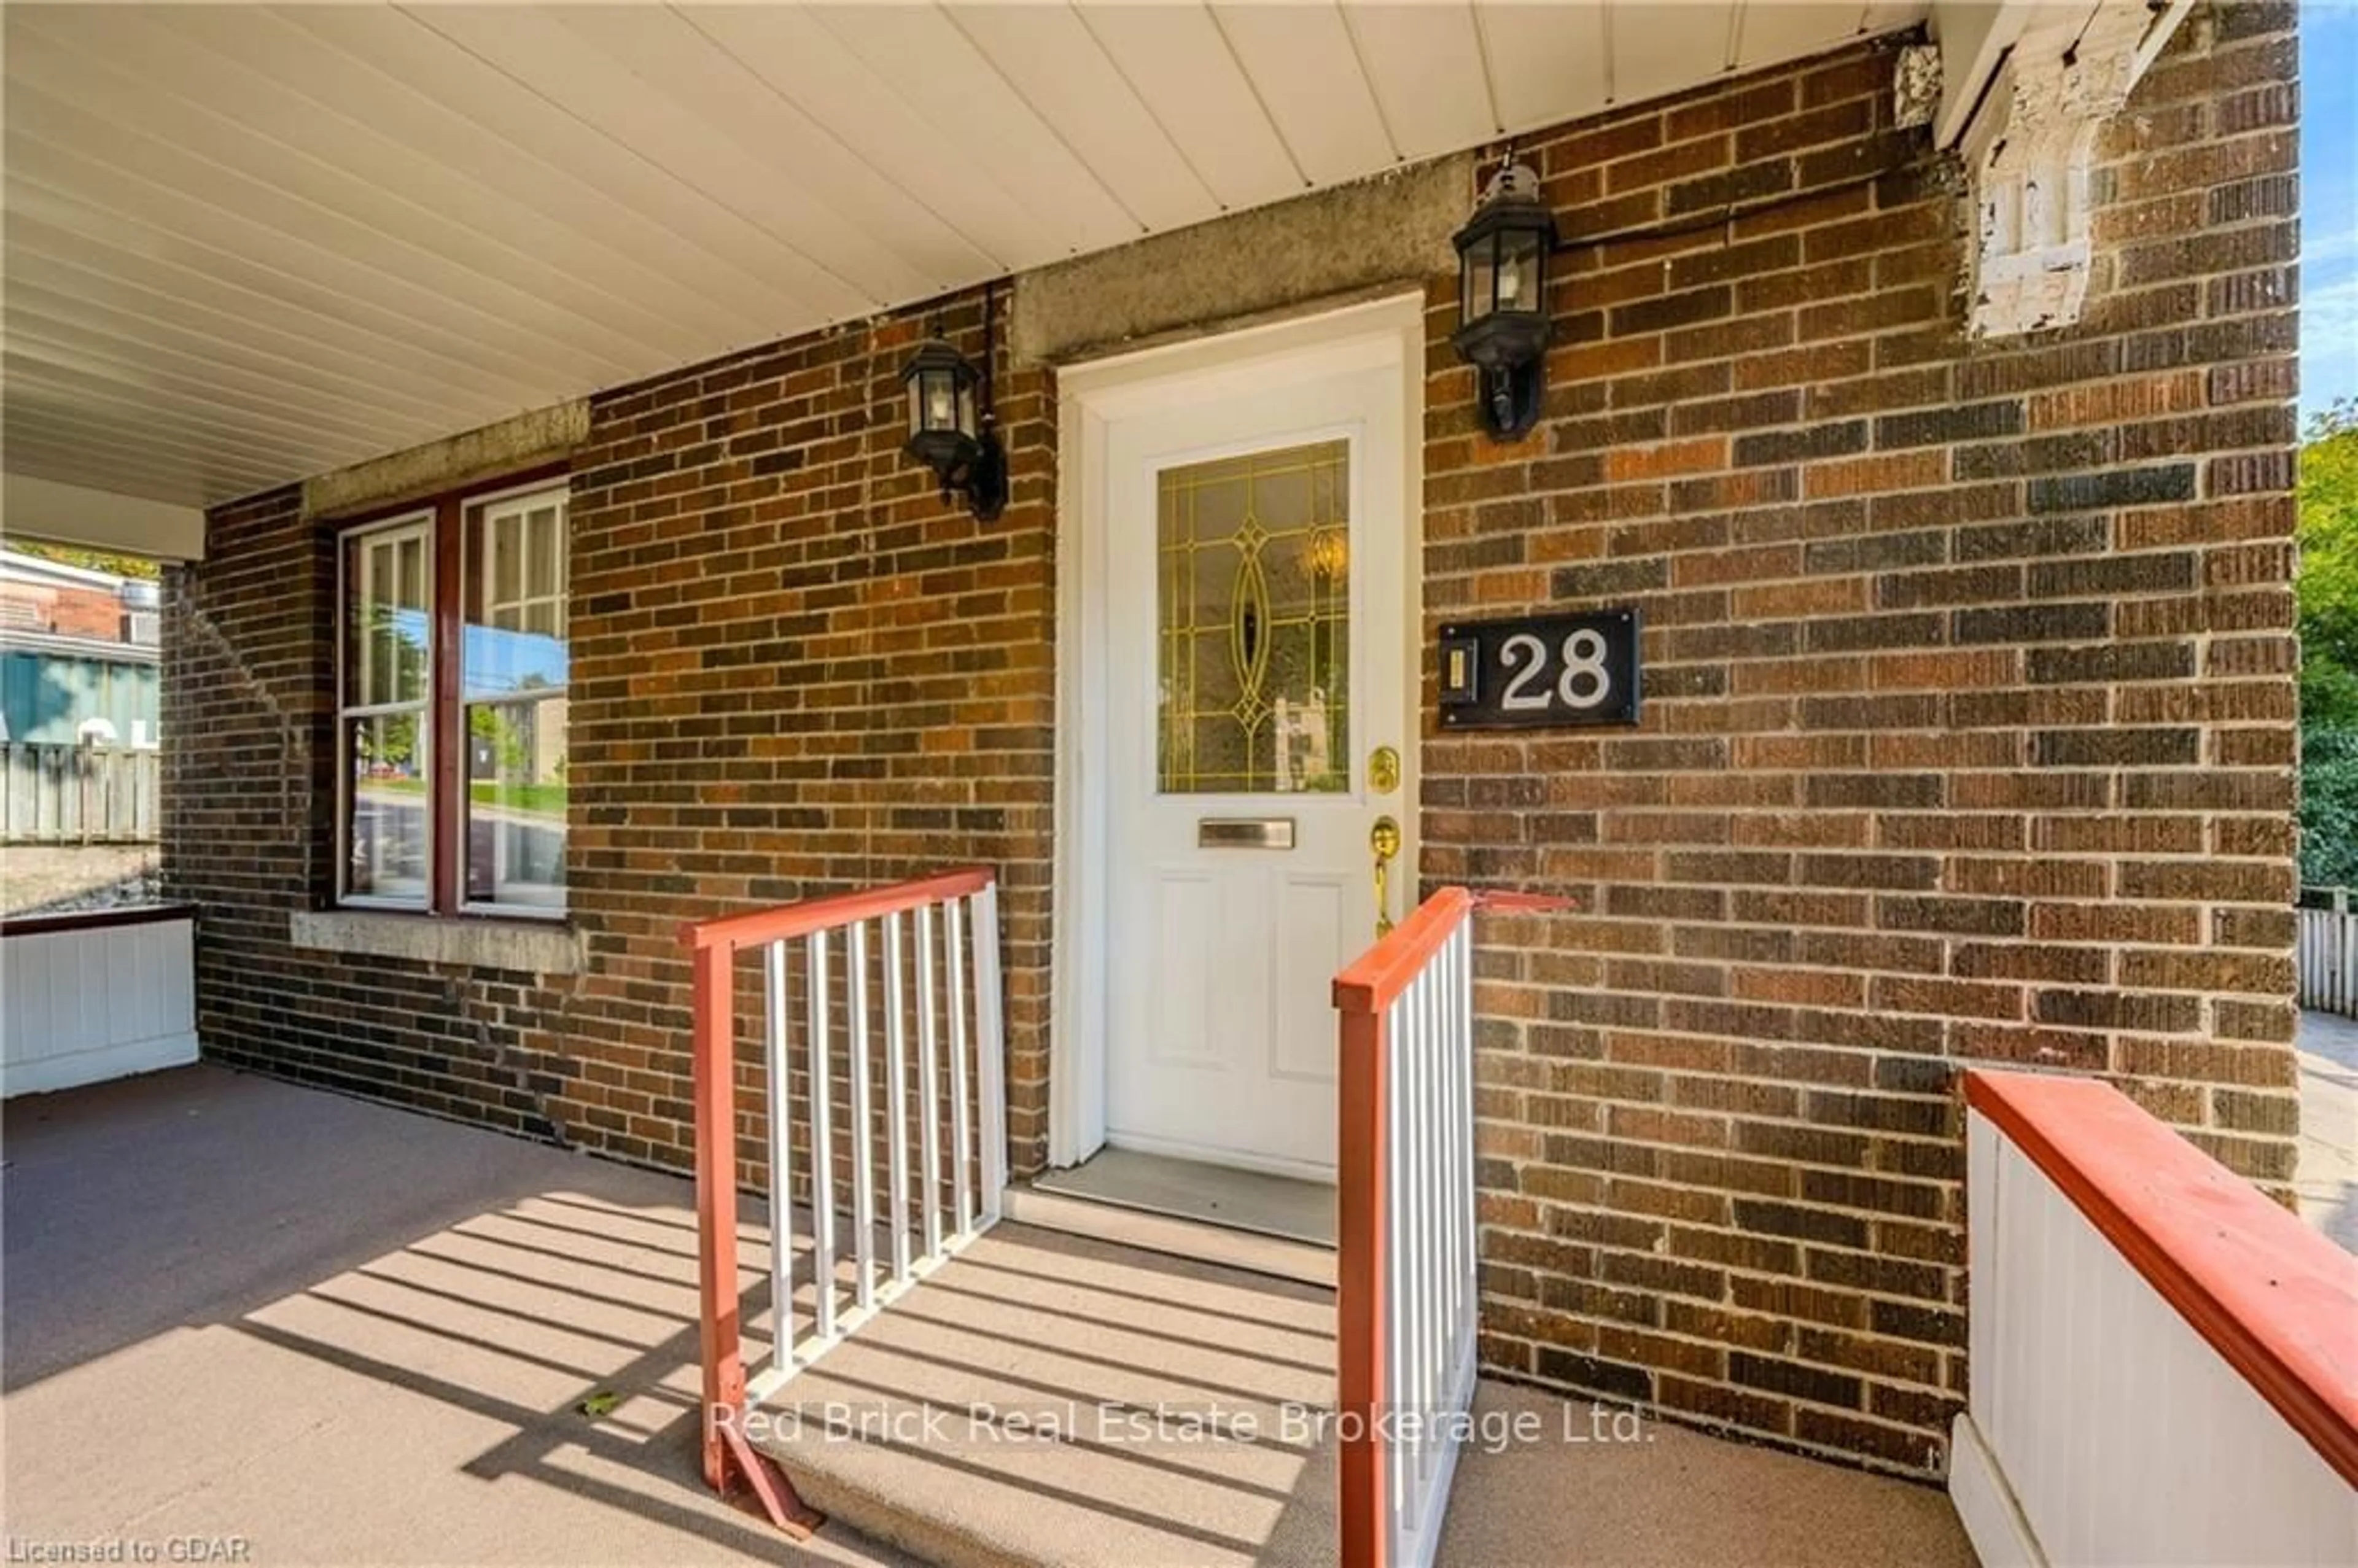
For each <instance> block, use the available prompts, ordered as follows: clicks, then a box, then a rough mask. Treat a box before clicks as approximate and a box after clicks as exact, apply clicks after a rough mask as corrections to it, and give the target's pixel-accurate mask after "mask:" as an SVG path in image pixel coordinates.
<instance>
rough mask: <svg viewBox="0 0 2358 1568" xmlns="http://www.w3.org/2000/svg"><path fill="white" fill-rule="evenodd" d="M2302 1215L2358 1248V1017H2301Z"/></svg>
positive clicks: (2299, 1183)
mask: <svg viewBox="0 0 2358 1568" xmlns="http://www.w3.org/2000/svg"><path fill="white" fill-rule="evenodd" d="M2299 1051H2300V1168H2299V1173H2298V1174H2297V1175H2296V1176H2295V1178H2294V1184H2295V1186H2296V1187H2297V1188H2298V1189H2299V1194H2300V1214H2301V1217H2302V1218H2303V1219H2306V1220H2307V1221H2309V1224H2311V1225H2313V1226H2315V1227H2317V1228H2319V1229H2320V1230H2322V1231H2323V1232H2325V1234H2326V1235H2328V1236H2331V1238H2333V1239H2334V1240H2336V1241H2339V1242H2340V1243H2342V1246H2343V1247H2345V1248H2347V1249H2350V1250H2351V1251H2353V1252H2358V1019H2350V1018H2342V1017H2338V1016H2336V1015H2335V1014H2333V1013H2330V1012H2304V1013H2302V1014H2301V1015H2300V1044H2299Z"/></svg>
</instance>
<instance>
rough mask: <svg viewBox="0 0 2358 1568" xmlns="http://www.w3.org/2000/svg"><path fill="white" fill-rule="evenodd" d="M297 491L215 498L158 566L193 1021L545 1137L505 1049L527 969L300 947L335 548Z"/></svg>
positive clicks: (322, 787) (169, 857)
mask: <svg viewBox="0 0 2358 1568" xmlns="http://www.w3.org/2000/svg"><path fill="white" fill-rule="evenodd" d="M330 537H331V535H330V531H329V530H328V529H327V528H325V527H323V526H320V525H318V524H311V523H308V522H306V521H305V520H304V517H303V514H302V496H301V492H300V491H299V490H298V489H296V488H292V487H290V488H288V489H286V490H280V491H274V492H269V493H267V494H264V495H259V496H255V497H253V498H251V499H249V500H246V501H243V502H240V503H236V504H234V505H231V506H224V507H217V508H215V509H214V510H213V511H212V513H211V514H210V515H209V516H208V518H207V520H206V545H207V552H208V553H207V557H206V559H205V561H204V562H203V563H202V564H201V565H200V566H195V567H173V568H167V570H166V574H165V596H164V627H163V647H162V659H163V684H162V703H163V710H162V719H163V734H164V740H163V765H164V787H163V799H162V802H161V805H162V809H163V842H164V871H163V881H164V894H165V896H166V897H167V898H170V899H186V900H189V901H190V902H193V903H197V904H198V905H199V906H200V918H199V920H198V925H197V933H198V935H197V1032H198V1034H199V1036H200V1039H201V1040H202V1041H203V1043H204V1050H205V1054H207V1055H208V1056H210V1057H212V1058H213V1059H215V1060H218V1061H222V1062H226V1063H228V1064H230V1065H233V1066H240V1067H250V1068H253V1069H255V1070H257V1071H263V1072H269V1073H275V1074H277V1075H279V1076H286V1077H291V1078H295V1079H297V1080H299V1081H301V1082H305V1083H310V1084H317V1085H319V1086H321V1087H329V1088H335V1089H341V1090H344V1091H347V1092H352V1093H358V1094H366V1095H372V1096H376V1097H380V1098H389V1099H395V1100H398V1101H400V1102H401V1103H403V1104H406V1105H409V1106H413V1107H415V1108H417V1109H420V1110H426V1111H430V1112H433V1113H434V1114H436V1115H440V1116H451V1117H460V1118H463V1119H468V1120H475V1121H484V1122H488V1123H490V1124H492V1125H493V1126H497V1127H501V1128H504V1129H507V1130H512V1131H517V1132H523V1133H527V1134H531V1135H534V1136H547V1135H549V1133H550V1132H551V1131H552V1128H551V1125H550V1123H549V1120H548V1117H547V1113H546V1100H545V1098H544V1097H545V1094H546V1089H547V1088H548V1087H550V1085H549V1084H548V1083H547V1082H546V1081H543V1082H539V1083H535V1081H533V1079H532V1078H531V1076H530V1075H529V1074H528V1073H527V1072H526V1070H525V1064H524V1063H523V1061H522V1059H521V1057H520V1056H519V1055H518V1054H517V1046H518V1044H519V1030H520V1027H521V1026H522V1024H523V1023H524V1022H526V1021H528V1020H531V1019H534V1018H536V1017H537V1016H538V1015H539V1012H540V1011H541V1010H542V1009H543V1008H544V1007H546V1005H547V1001H548V999H547V998H546V995H545V994H544V993H541V992H538V991H536V990H535V989H534V988H533V977H531V976H527V975H517V974H513V973H507V972H503V971H498V970H490V969H470V968H463V967H457V968H449V967H437V966H433V965H428V964H424V963H417V962H413V961H409V960H406V959H397V958H384V957H359V956H354V955H344V954H337V953H326V952H319V951H315V950H309V949H302V948H297V947H295V946H291V945H290V943H289V940H288V930H287V921H288V916H289V915H290V914H293V913H294V912H295V911H297V910H301V909H309V908H318V907H320V906H322V905H324V904H325V903H328V901H329V899H330V896H331V894H332V892H333V888H334V881H335V860H334V854H335V849H334V824H335V762H334V746H333V738H332V730H333V724H332V719H333V715H334V671H335V646H334V642H333V637H334V626H335V621H334V613H333V606H334V601H335V589H336V571H335V554H334V551H333V549H332V547H331V545H330Z"/></svg>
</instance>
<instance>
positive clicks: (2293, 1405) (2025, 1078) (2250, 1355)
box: [1965, 1072, 2358, 1486]
mask: <svg viewBox="0 0 2358 1568" xmlns="http://www.w3.org/2000/svg"><path fill="white" fill-rule="evenodd" d="M1965 1099H1966V1102H1967V1103H1968V1104H1970V1105H1971V1106H1972V1107H1973V1108H1974V1109H1975V1110H1977V1111H1979V1112H1980V1113H1981V1114H1982V1115H1983V1116H1985V1117H1986V1118H1988V1119H1989V1120H1990V1121H1991V1122H1992V1123H1993V1124H1994V1125H1995V1126H1996V1128H1997V1130H1998V1131H1999V1132H2000V1133H2002V1134H2004V1135H2005V1137H2006V1139H2007V1140H2008V1141H2010V1142H2012V1143H2013V1144H2014V1146H2015V1147H2016V1148H2017V1149H2019V1150H2021V1151H2022V1152H2023V1153H2024V1154H2025V1155H2027V1156H2028V1158H2029V1160H2030V1162H2031V1163H2033V1164H2035V1165H2037V1166H2038V1167H2039V1170H2040V1172H2041V1173H2044V1174H2045V1175H2046V1177H2047V1179H2048V1180H2049V1181H2050V1182H2053V1183H2054V1184H2055V1185H2056V1186H2057V1187H2058V1188H2060V1189H2061V1191H2062V1193H2063V1194H2064V1195H2065V1196H2067V1197H2069V1198H2070V1199H2071V1203H2072V1206H2074V1207H2076V1208H2078V1209H2079V1211H2080V1212H2081V1213H2082V1214H2083V1215H2085V1216H2086V1217H2088V1221H2089V1223H2090V1224H2092V1225H2093V1226H2094V1227H2096V1229H2097V1231H2098V1232H2099V1233H2101V1234H2102V1235H2103V1236H2104V1239H2105V1240H2107V1241H2109V1242H2110V1243H2112V1245H2113V1247H2114V1248H2115V1249H2116V1250H2117V1251H2118V1252H2119V1253H2120V1254H2121V1256H2122V1257H2124V1258H2125V1259H2126V1260H2128V1262H2129V1264H2130V1266H2131V1267H2133V1268H2134V1269H2136V1271H2137V1272H2138V1273H2139V1274H2141V1275H2143V1276H2144V1277H2145V1280H2146V1281H2147V1283H2148V1284H2150V1285H2151V1286H2153V1288H2154V1290H2155V1291H2156V1292H2159V1294H2160V1296H2161V1298H2162V1299H2163V1300H2164V1301H2166V1302H2168V1303H2169V1304H2170V1306H2171V1307H2172V1308H2173V1309H2174V1310H2176V1312H2177V1313H2178V1314H2179V1315H2180V1317H2183V1318H2184V1319H2185V1320H2186V1322H2187V1324H2188V1325H2189V1326H2190V1327H2191V1328H2193V1330H2194V1331H2195V1332H2196V1333H2198V1334H2200V1335H2201V1336H2202V1337H2203V1339H2204V1340H2206V1341H2207V1342H2208V1343H2209V1344H2210V1346H2212V1349H2214V1350H2216V1351H2218V1352H2219V1354H2220V1356H2221V1357H2223V1358H2224V1359H2225V1360H2226V1362H2227V1363H2228V1365H2230V1366H2232V1367H2234V1368H2235V1370H2236V1371H2238V1372H2239V1373H2241V1374H2242V1375H2243V1377H2244V1380H2245V1381H2246V1382H2248V1383H2250V1384H2251V1385H2252V1387H2253V1388H2254V1389H2255V1390H2258V1391H2259V1394H2260V1397H2261V1398H2263V1399H2265V1400H2267V1401H2268V1403H2269V1404H2270V1405H2272V1406H2274V1407H2275V1408H2276V1411H2277V1413H2278V1414H2279V1415H2281V1416H2283V1417H2284V1418H2285V1420H2286V1422H2288V1423H2289V1424H2290V1425H2291V1426H2292V1428H2293V1429H2294V1430H2295V1431H2297V1432H2299V1433H2300V1434H2301V1436H2302V1437H2303V1438H2305V1439H2307V1440H2308V1443H2309V1446H2310V1447H2312V1448H2314V1449H2316V1450H2317V1452H2318V1454H2320V1456H2322V1457H2323V1459H2324V1460H2325V1462H2326V1463H2327V1464H2329V1465H2332V1466H2333V1468H2334V1469H2335V1470H2336V1471H2337V1472H2339V1473H2340V1475H2341V1476H2342V1479H2343V1480H2345V1481H2348V1482H2350V1483H2351V1484H2352V1485H2353V1486H2358V1258H2353V1257H2352V1256H2351V1255H2350V1254H2349V1253H2347V1252H2344V1251H2343V1250H2342V1249H2341V1248H2340V1247H2337V1246H2336V1245H2334V1243H2333V1242H2332V1241H2331V1240H2330V1239H2328V1238H2326V1237H2324V1236H2322V1235H2320V1234H2319V1233H2318V1232H2316V1231H2314V1230H2311V1229H2310V1228H2309V1227H2308V1226H2306V1225H2304V1224H2302V1223H2301V1221H2300V1219H2299V1217H2298V1216H2295V1215H2293V1214H2291V1213H2290V1212H2288V1211H2287V1210H2286V1209H2284V1208H2282V1207H2280V1206H2277V1205H2276V1204H2274V1203H2271V1202H2269V1201H2268V1199H2267V1198H2266V1197H2264V1196H2262V1195H2261V1194H2260V1192H2259V1190H2258V1189H2257V1188H2255V1187H2254V1186H2252V1185H2251V1184H2249V1183H2247V1182H2245V1181H2244V1180H2243V1179H2242V1178H2240V1177H2238V1176H2236V1175H2235V1174H2234V1173H2233V1172H2231V1171H2229V1170H2228V1169H2227V1168H2226V1167H2225V1166H2223V1165H2222V1164H2220V1163H2219V1162H2217V1161H2215V1160H2213V1159H2212V1158H2211V1157H2210V1156H2209V1155H2208V1154H2205V1153H2204V1152H2202V1151H2201V1150H2200V1149H2197V1148H2196V1147H2195V1146H2194V1145H2193V1144H2191V1143H2190V1142H2188V1141H2186V1140H2185V1139H2183V1138H2181V1137H2180V1136H2179V1135H2178V1134H2177V1133H2175V1132H2173V1131H2171V1130H2169V1128H2168V1127H2166V1126H2164V1125H2163V1124H2162V1123H2161V1122H2159V1121H2158V1120H2156V1119H2154V1118H2153V1117H2152V1116H2151V1115H2149V1114H2148V1113H2147V1112H2146V1111H2145V1110H2144V1109H2143V1108H2140V1107H2139V1106H2138V1105H2137V1104H2136V1101H2134V1100H2132V1099H2130V1098H2128V1097H2127V1096H2126V1095H2124V1094H2123V1093H2121V1092H2120V1090H2118V1089H2116V1088H2115V1087H2113V1086H2112V1085H2110V1084H2106V1083H2102V1082H2099V1081H2097V1080H2095V1079H2093V1078H2066V1077H2057V1076H2047V1075H2042V1074H2036V1073H1990V1072H1971V1073H1967V1074H1966V1075H1965Z"/></svg>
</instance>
